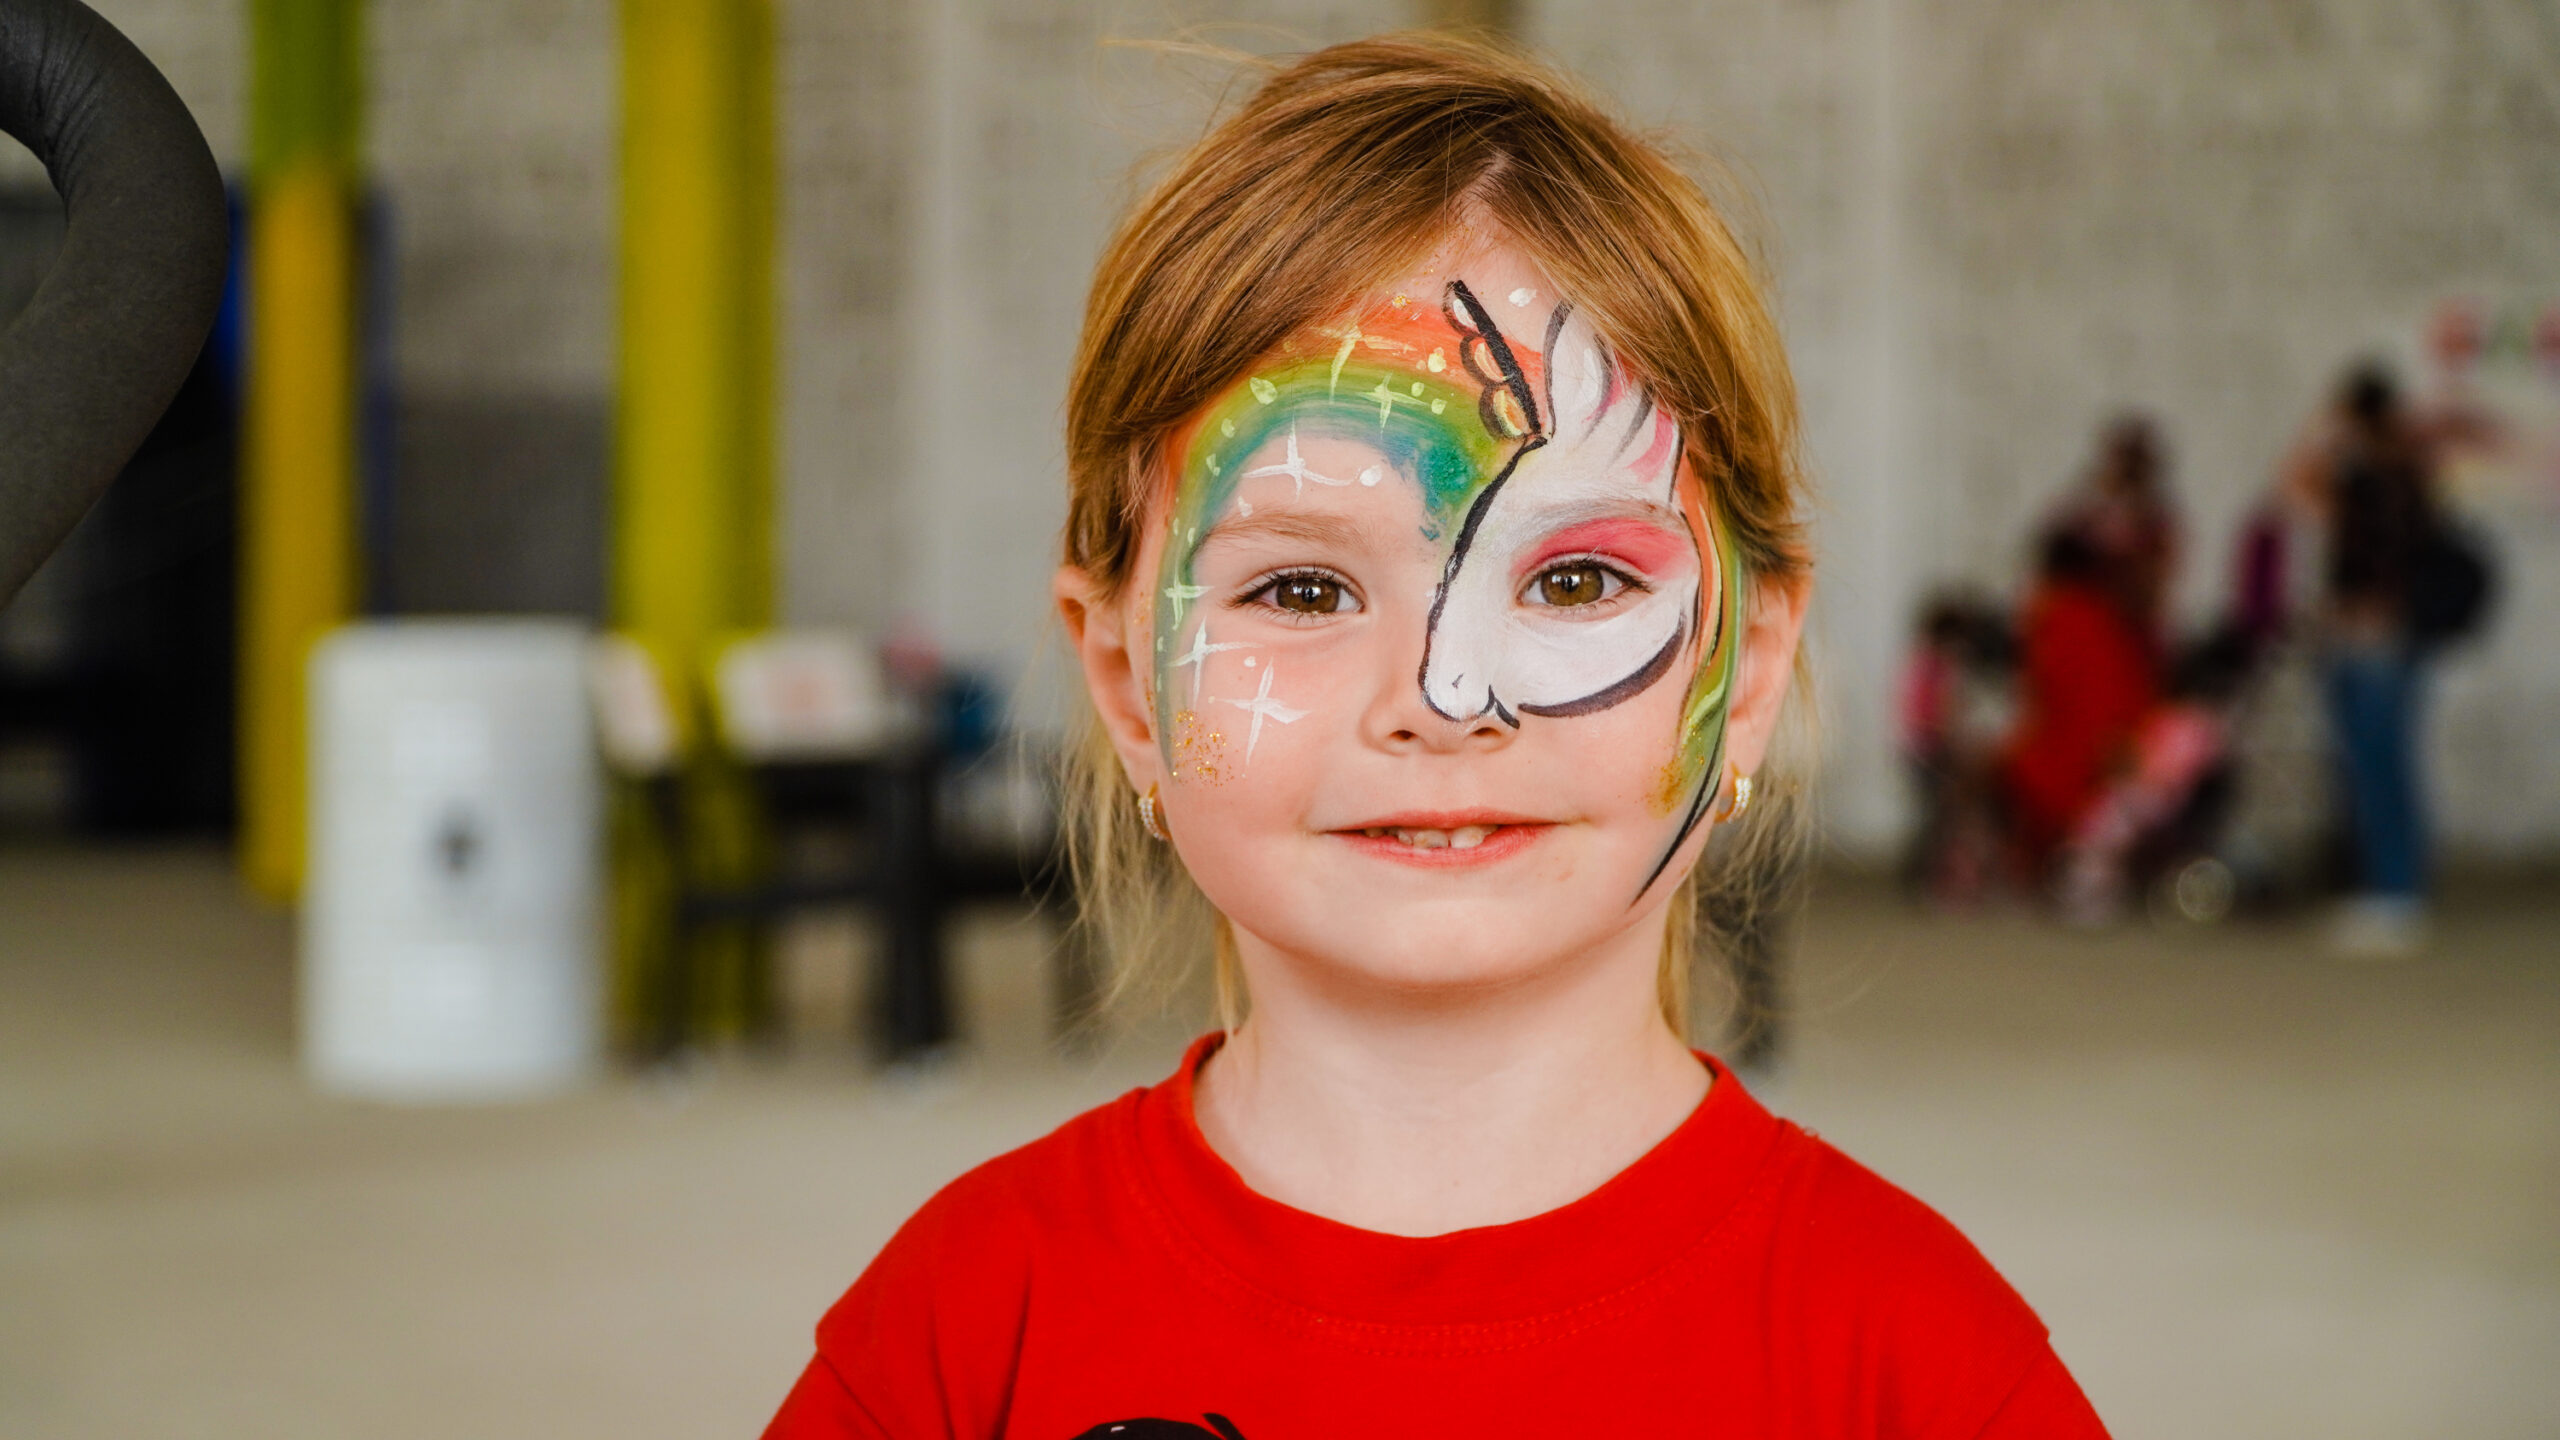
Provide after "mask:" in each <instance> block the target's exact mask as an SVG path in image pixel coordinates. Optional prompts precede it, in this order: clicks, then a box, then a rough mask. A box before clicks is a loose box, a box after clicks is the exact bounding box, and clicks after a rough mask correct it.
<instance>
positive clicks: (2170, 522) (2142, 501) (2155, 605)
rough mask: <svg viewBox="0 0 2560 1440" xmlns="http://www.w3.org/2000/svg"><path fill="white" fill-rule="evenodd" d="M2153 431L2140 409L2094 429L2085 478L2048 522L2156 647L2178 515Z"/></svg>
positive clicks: (2174, 564)
mask: <svg viewBox="0 0 2560 1440" xmlns="http://www.w3.org/2000/svg"><path fill="white" fill-rule="evenodd" d="M2161 451H2162V447H2161V444H2160V432H2159V430H2158V428H2157V427H2156V426H2154V425H2153V424H2152V422H2151V418H2150V417H2149V416H2147V415H2140V414H2128V415H2122V416H2119V417H2117V418H2116V419H2115V420H2114V421H2112V422H2110V423H2109V424H2108V426H2107V428H2106V429H2105V431H2104V432H2102V433H2101V435H2100V437H2099V442H2098V459H2097V463H2096V465H2094V466H2093V467H2092V468H2091V469H2090V472H2089V478H2088V480H2087V481H2086V482H2084V483H2083V484H2082V485H2081V486H2080V488H2079V489H2078V490H2076V491H2075V492H2073V493H2072V494H2071V495H2070V496H2069V497H2067V498H2066V499H2065V500H2064V502H2063V504H2062V506H2061V508H2060V509H2059V510H2058V511H2057V512H2056V513H2055V515H2054V518H2053V520H2052V521H2051V523H2050V526H2049V528H2050V529H2052V530H2056V531H2067V532H2069V533H2071V534H2073V535H2075V536H2077V537H2078V538H2079V540H2080V542H2081V543H2082V544H2084V545H2086V546H2087V547H2088V549H2089V552H2090V555H2091V557H2092V563H2093V564H2094V565H2095V566H2096V572H2095V573H2096V578H2097V582H2098V585H2099V587H2100V588H2101V589H2103V590H2104V591H2106V593H2107V594H2108V595H2109V596H2110V597H2112V598H2113V599H2114V601H2115V603H2116V606H2117V608H2118V609H2120V610H2122V611H2123V612H2124V616H2125V619H2126V621H2127V622H2128V623H2130V624H2131V625H2132V626H2133V628H2134V632H2135V633H2136V634H2138V635H2140V636H2142V637H2143V640H2144V642H2145V643H2146V644H2148V645H2149V646H2150V647H2151V648H2152V651H2153V653H2154V655H2158V654H2160V653H2161V647H2162V644H2163V637H2164V635H2165V631H2164V629H2163V625H2162V615H2161V610H2162V605H2163V602H2164V601H2165V599H2166V598H2167V594H2168V589H2169V582H2170V580H2171V578H2172V577H2173V576H2174V574H2175V572H2176V569H2177V563H2178V517H2177V512H2176V509H2175V508H2174V507H2173V506H2172V505H2171V504H2170V502H2169V495H2168V489H2167V486H2166V484H2165V482H2164V479H2163V474H2164V471H2165V470H2166V468H2167V467H2166V464H2165V461H2164V457H2163V455H2162V453H2161Z"/></svg>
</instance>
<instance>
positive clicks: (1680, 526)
mask: <svg viewBox="0 0 2560 1440" xmlns="http://www.w3.org/2000/svg"><path fill="white" fill-rule="evenodd" d="M1529 513H1530V515H1532V516H1534V517H1535V518H1536V520H1537V523H1538V527H1539V528H1540V529H1541V530H1548V531H1554V530H1566V529H1570V528H1572V527H1573V526H1576V525H1580V524H1582V523H1584V522H1585V521H1590V520H1640V521H1645V522H1647V523H1650V524H1654V525H1659V526H1661V527H1662V528H1664V529H1666V530H1676V531H1679V532H1680V533H1681V534H1683V535H1686V534H1688V533H1689V517H1688V516H1686V515H1684V514H1682V513H1681V512H1680V511H1678V510H1676V509H1673V508H1672V507H1671V506H1668V505H1665V504H1663V503H1661V502H1660V501H1658V500H1622V499H1602V500H1577V501H1574V502H1573V503H1572V504H1569V505H1559V506H1557V507H1556V508H1554V509H1552V510H1541V509H1538V508H1536V507H1535V506H1534V505H1532V506H1530V507H1529Z"/></svg>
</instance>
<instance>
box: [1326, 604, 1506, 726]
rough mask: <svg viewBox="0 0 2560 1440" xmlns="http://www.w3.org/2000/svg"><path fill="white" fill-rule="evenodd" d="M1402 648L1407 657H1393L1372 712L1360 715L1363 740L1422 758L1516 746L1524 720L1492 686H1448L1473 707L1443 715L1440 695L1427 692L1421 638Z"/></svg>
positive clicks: (1380, 677)
mask: <svg viewBox="0 0 2560 1440" xmlns="http://www.w3.org/2000/svg"><path fill="white" fill-rule="evenodd" d="M1417 628H1418V627H1417ZM1401 648H1402V652H1403V653H1401V654H1398V655H1396V656H1394V657H1392V658H1391V659H1390V660H1389V662H1388V663H1387V664H1386V665H1385V666H1384V667H1382V669H1381V671H1380V673H1379V675H1378V683H1377V688H1376V690H1375V692H1374V693H1373V695H1372V697H1371V699H1370V701H1369V706H1368V710H1367V712H1366V713H1365V714H1363V715H1362V716H1361V738H1363V739H1365V740H1366V741H1368V742H1369V743H1370V744H1371V745H1374V746H1376V747H1378V748H1379V749H1382V750H1389V751H1405V752H1412V753H1417V754H1459V753H1468V752H1477V751H1491V750H1498V749H1501V748H1502V747H1504V746H1506V745H1508V744H1510V743H1511V738H1512V736H1514V735H1515V734H1517V733H1518V732H1519V729H1520V720H1519V717H1518V716H1516V715H1514V714H1512V713H1511V712H1510V710H1509V709H1508V708H1506V707H1505V706H1504V705H1503V704H1502V702H1501V701H1500V700H1499V699H1498V698H1496V697H1495V695H1494V694H1493V692H1492V690H1491V688H1490V687H1488V686H1483V685H1466V684H1463V683H1459V684H1455V685H1452V686H1450V687H1448V688H1449V689H1450V690H1451V691H1452V692H1453V693H1454V694H1456V695H1464V696H1467V697H1468V698H1469V701H1470V702H1471V704H1470V705H1469V706H1468V707H1467V708H1460V709H1457V711H1456V713H1451V712H1450V711H1444V710H1443V709H1441V708H1440V707H1439V706H1438V705H1435V704H1433V703H1432V701H1433V700H1434V699H1435V698H1439V697H1436V696H1434V695H1433V694H1431V693H1430V692H1429V691H1428V690H1427V689H1426V688H1425V687H1426V685H1428V684H1429V681H1430V678H1431V677H1426V676H1425V675H1424V674H1423V671H1422V649H1423V646H1422V640H1421V637H1420V636H1419V635H1416V636H1415V637H1414V639H1413V642H1412V643H1411V644H1410V645H1409V646H1406V647H1401Z"/></svg>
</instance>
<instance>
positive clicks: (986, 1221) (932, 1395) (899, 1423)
mask: <svg viewBox="0 0 2560 1440" xmlns="http://www.w3.org/2000/svg"><path fill="white" fill-rule="evenodd" d="M1013 1191H1014V1186H1013V1185H1012V1184H1010V1183H1009V1182H1008V1180H1007V1179H1006V1177H1005V1176H1004V1174H1003V1173H1002V1172H1001V1171H1000V1169H999V1168H998V1167H994V1166H987V1167H981V1168H980V1169H979V1170H977V1171H973V1172H972V1173H970V1174H969V1175H965V1176H962V1177H961V1178H960V1179H959V1180H957V1181H954V1182H953V1183H952V1184H950V1185H948V1186H946V1187H944V1189H943V1190H942V1192H941V1193H940V1194H938V1195H936V1196H934V1198H933V1199H931V1200H929V1201H927V1202H925V1205H924V1208H923V1209H921V1210H918V1211H917V1212H916V1213H915V1215H914V1216H913V1217H911V1218H910V1219H909V1220H908V1221H907V1223H906V1224H905V1225H903V1226H901V1227H899V1230H898V1233H897V1234H896V1235H894V1236H892V1237H891V1238H890V1240H889V1243H888V1244H887V1245H886V1246H884V1247H882V1249H881V1251H880V1253H879V1255H878V1256H877V1257H875V1258H874V1259H873V1260H872V1262H871V1264H870V1266H869V1267H868V1268H866V1269H865V1270H864V1271H863V1272H862V1276H861V1278H860V1279H858V1280H856V1281H854V1283H853V1288H852V1289H850V1290H848V1291H846V1292H845V1295H844V1298H843V1299H841V1300H839V1301H837V1302H836V1304H835V1307H834V1308H833V1309H831V1310H829V1311H828V1312H827V1314H826V1317H825V1318H824V1319H822V1320H820V1321H819V1322H818V1336H817V1339H818V1345H817V1356H816V1358H814V1359H813V1360H811V1361H810V1363H809V1368H808V1369H807V1370H805V1371H803V1372H802V1374H801V1376H800V1381H799V1383H798V1384H797V1385H795V1386H793V1387H792V1390H791V1394H790V1396H789V1398H787V1399H785V1400H784V1401H783V1403H782V1409H781V1411H780V1413H778V1414H776V1415H775V1416H774V1420H773V1426H772V1428H771V1429H768V1430H767V1431H766V1432H765V1433H766V1436H767V1437H768V1440H837V1437H856V1440H873V1437H890V1436H894V1437H896V1440H964V1437H974V1436H985V1435H994V1434H997V1433H999V1432H1000V1431H1001V1429H1002V1428H1003V1412H1004V1407H1005V1402H1006V1397H1007V1394H1008V1392H1009V1390H1010V1388H1011V1381H1012V1375H1013V1368H1014V1362H1015V1360H1016V1358H1017V1356H1018V1355H1019V1353H1020V1349H1021V1339H1022V1315H1023V1310H1024V1299H1025V1291H1026V1284H1027V1280H1026V1274H1027V1271H1026V1255H1025V1252H1024V1250H1023V1248H1022V1245H1021V1244H1020V1237H1021V1235H1022V1231H1023V1229H1024V1226H1023V1224H1022V1217H1021V1215H1020V1213H1019V1206H1018V1205H1016V1204H1014V1203H1013V1198H1014V1197H1013Z"/></svg>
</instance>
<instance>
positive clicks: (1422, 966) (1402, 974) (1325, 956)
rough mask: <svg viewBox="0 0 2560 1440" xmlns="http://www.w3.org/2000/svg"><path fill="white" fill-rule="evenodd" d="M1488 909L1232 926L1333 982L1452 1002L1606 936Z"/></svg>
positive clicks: (1519, 977) (1551, 965)
mask: <svg viewBox="0 0 2560 1440" xmlns="http://www.w3.org/2000/svg"><path fill="white" fill-rule="evenodd" d="M1488 908H1489V907H1486V906H1483V905H1481V904H1475V905H1468V906H1464V907H1459V908H1457V910H1456V913H1451V909H1452V907H1447V906H1440V905H1428V906H1419V907H1413V908H1412V909H1411V910H1409V911H1407V912H1406V913H1402V914H1396V913H1379V912H1377V911H1368V912H1365V913H1363V914H1361V915H1360V917H1359V919H1358V921H1357V922H1356V923H1348V922H1345V921H1340V920H1324V921H1318V922H1316V923H1314V924H1305V923H1299V924H1291V923H1288V922H1287V921H1286V920H1285V919H1281V918H1280V917H1273V918H1274V920H1275V921H1276V922H1277V923H1274V924H1273V925H1272V926H1271V928H1270V929H1267V930H1265V929H1258V928H1256V927H1255V926H1253V925H1252V924H1250V923H1248V922H1247V921H1246V920H1245V919H1243V918H1241V917H1239V918H1237V919H1236V920H1235V923H1236V925H1237V926H1238V927H1239V928H1240V929H1243V930H1246V931H1248V932H1250V933H1252V934H1254V935H1255V936H1256V937H1257V938H1260V939H1262V940H1263V941H1265V942H1266V943H1267V944H1269V945H1270V946H1271V947H1272V948H1273V949H1275V950H1278V951H1279V952H1281V953H1282V954H1283V955H1286V956H1291V957H1295V963H1298V964H1301V965H1304V966H1307V967H1309V968H1311V969H1313V970H1316V971H1318V972H1321V973H1323V974H1326V975H1328V976H1330V977H1332V978H1333V979H1334V980H1335V981H1336V982H1348V983H1351V984H1354V985H1361V986H1374V987H1376V988H1378V989H1381V990H1389V991H1397V992H1403V993H1404V994H1406V995H1408V996H1413V997H1416V998H1419V997H1420V996H1422V995H1425V994H1428V993H1430V992H1435V991H1436V992H1445V993H1447V994H1449V995H1451V996H1453V997H1454V996H1457V995H1462V994H1467V993H1472V992H1479V991H1482V990H1485V989H1488V988H1495V987H1501V986H1505V985H1511V984H1516V983H1519V982H1521V981H1524V980H1530V979H1533V978H1535V977H1536V976H1537V975H1539V974H1540V973H1541V972H1544V971H1549V970H1552V969H1556V968H1559V967H1561V966H1563V965H1565V964H1567V963H1569V962H1570V960H1571V958H1572V957H1574V956H1576V955H1580V954H1584V953H1587V952H1588V951H1589V950H1590V949H1591V948H1592V947H1593V946H1594V945H1596V944H1598V943H1599V942H1600V941H1601V940H1603V939H1605V938H1607V937H1606V935H1605V934H1601V933H1584V931H1585V929H1586V928H1587V927H1571V926H1564V927H1559V926H1557V925H1555V923H1554V922H1555V920H1556V919H1558V918H1559V917H1557V916H1555V915H1554V914H1553V913H1552V912H1550V913H1548V914H1547V915H1545V916H1543V917H1535V918H1533V917H1529V916H1518V915H1511V916H1506V915H1502V914H1500V913H1498V911H1497V913H1491V914H1488V913H1487V911H1488ZM1539 919H1543V920H1544V922H1545V923H1543V924H1541V923H1538V920H1539ZM1600 928H1602V929H1605V928H1606V927H1600Z"/></svg>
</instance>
